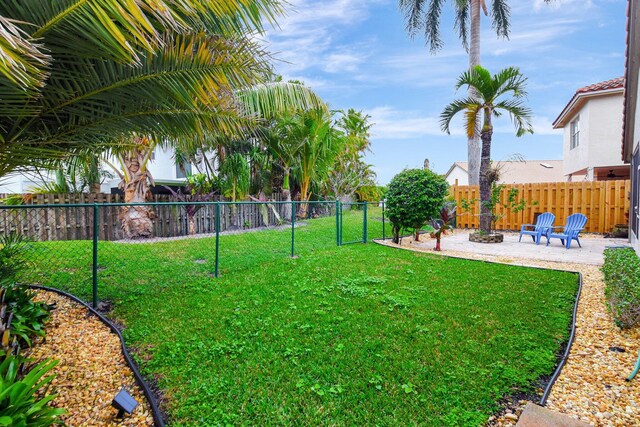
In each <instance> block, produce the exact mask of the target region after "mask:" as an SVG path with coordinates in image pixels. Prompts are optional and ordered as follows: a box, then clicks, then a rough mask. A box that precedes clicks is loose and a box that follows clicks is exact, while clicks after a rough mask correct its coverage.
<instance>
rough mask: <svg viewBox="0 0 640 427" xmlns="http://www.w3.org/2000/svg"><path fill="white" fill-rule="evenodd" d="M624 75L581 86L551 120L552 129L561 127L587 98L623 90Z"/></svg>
mask: <svg viewBox="0 0 640 427" xmlns="http://www.w3.org/2000/svg"><path fill="white" fill-rule="evenodd" d="M624 82H625V78H624V77H617V78H615V79H611V80H607V81H604V82H599V83H594V84H591V85H589V86H584V87H581V88H580V89H578V90H577V91H576V93H574V94H573V96H572V97H571V99H570V100H569V102H568V103H567V105H566V106H565V107H564V108H563V109H562V112H561V113H560V115H559V116H558V117H557V118H556V119H555V121H554V122H553V128H554V129H560V128H563V127H564V126H565V125H566V124H567V122H568V121H569V119H571V118H572V117H573V116H574V115H575V112H576V111H578V110H579V109H580V108H582V106H583V105H584V103H585V102H587V100H588V99H589V98H593V97H596V96H605V95H612V94H615V93H623V92H624Z"/></svg>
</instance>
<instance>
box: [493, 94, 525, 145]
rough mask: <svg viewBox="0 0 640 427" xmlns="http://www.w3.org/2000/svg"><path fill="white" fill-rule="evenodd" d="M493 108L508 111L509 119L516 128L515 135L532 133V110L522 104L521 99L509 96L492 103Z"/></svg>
mask: <svg viewBox="0 0 640 427" xmlns="http://www.w3.org/2000/svg"><path fill="white" fill-rule="evenodd" d="M494 110H504V111H507V112H508V113H509V116H510V117H511V121H512V122H513V125H514V126H515V129H516V136H518V137H520V136H523V135H524V134H526V133H533V126H532V124H531V116H532V111H531V109H530V108H528V107H526V106H525V105H524V102H523V100H522V99H518V98H511V99H506V100H503V101H500V102H498V103H496V104H495V105H494Z"/></svg>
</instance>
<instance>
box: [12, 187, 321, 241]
mask: <svg viewBox="0 0 640 427" xmlns="http://www.w3.org/2000/svg"><path fill="white" fill-rule="evenodd" d="M153 201H154V202H165V203H163V204H162V205H156V206H152V210H153V212H154V214H155V218H154V219H153V228H154V229H153V235H154V237H175V236H184V235H187V234H189V219H188V215H187V212H186V209H185V207H184V206H179V205H172V204H171V201H170V200H169V196H166V195H155V196H154V200H153ZM122 202H123V196H121V195H117V194H40V195H34V196H33V198H32V199H31V200H29V201H28V202H27V203H25V204H28V205H33V207H32V208H31V207H30V208H26V209H0V234H4V233H9V232H12V231H14V232H19V233H21V234H24V235H26V236H28V237H29V238H31V239H33V240H38V241H47V240H89V239H92V238H93V215H94V210H93V208H92V207H83V206H69V205H74V204H93V203H97V204H100V205H102V204H103V203H122ZM38 205H62V206H59V207H58V206H48V207H46V208H45V207H42V208H39V207H38ZM272 206H274V207H275V209H276V210H277V211H278V214H279V215H280V218H283V217H284V210H285V209H286V208H285V206H284V205H283V204H274V205H272ZM327 206H328V205H327ZM327 206H324V204H322V205H312V206H310V208H309V209H310V210H309V214H310V215H314V216H324V215H326V214H327V212H325V211H328V210H329V209H330V208H328V207H327ZM120 209H121V208H120V207H118V206H100V207H99V209H98V215H99V218H98V229H99V236H98V238H99V239H100V240H120V239H123V238H124V235H123V232H122V228H121V221H120V218H119V214H120ZM236 209H237V213H236V215H237V226H238V227H240V228H245V229H247V228H258V227H262V226H265V225H276V224H277V223H278V222H277V218H276V216H275V214H274V213H273V211H272V210H271V209H268V210H267V212H268V213H267V215H268V221H267V224H265V218H264V217H263V215H262V214H263V213H262V212H261V211H260V206H259V205H257V204H238V205H236ZM233 214H234V213H233V212H232V209H231V206H230V205H229V204H221V206H220V231H221V232H222V231H226V230H228V229H229V228H230V227H231V226H232V215H233ZM215 215H216V206H215V204H213V203H212V204H210V205H205V206H203V207H201V208H200V209H199V210H198V211H197V212H196V213H195V216H194V225H195V234H206V233H215V231H216V230H215V222H216V221H215Z"/></svg>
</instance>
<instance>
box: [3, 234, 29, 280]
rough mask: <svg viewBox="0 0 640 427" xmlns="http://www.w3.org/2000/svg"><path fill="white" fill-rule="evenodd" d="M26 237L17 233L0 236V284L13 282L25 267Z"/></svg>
mask: <svg viewBox="0 0 640 427" xmlns="http://www.w3.org/2000/svg"><path fill="white" fill-rule="evenodd" d="M27 249H28V242H27V239H26V238H25V237H24V236H23V235H22V234H18V233H13V232H12V233H8V234H4V235H2V236H0V285H4V284H7V283H9V284H10V283H13V282H15V280H16V276H17V275H18V273H19V272H20V270H22V269H23V268H25V267H26V257H25V253H26V251H27Z"/></svg>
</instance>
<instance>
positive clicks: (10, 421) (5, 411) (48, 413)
mask: <svg viewBox="0 0 640 427" xmlns="http://www.w3.org/2000/svg"><path fill="white" fill-rule="evenodd" d="M25 362H27V360H25V359H23V358H21V357H19V356H13V355H8V356H6V357H5V358H4V360H3V361H2V363H0V426H8V427H27V426H29V427H31V426H33V427H46V426H51V425H54V424H59V425H62V424H63V423H62V422H61V421H60V420H59V417H60V415H62V414H64V413H65V412H66V411H64V410H63V409H58V408H52V407H50V406H48V404H49V402H51V401H52V400H53V399H54V398H55V397H56V395H55V394H47V389H48V386H49V383H51V381H52V380H53V378H54V375H48V374H49V372H50V371H51V370H52V369H53V368H54V367H55V366H56V365H57V364H58V362H57V361H51V360H45V361H44V362H41V363H39V364H37V365H35V366H33V367H31V368H30V369H29V371H28V373H27V374H26V375H24V376H22V375H20V366H21V365H22V364H24V363H25ZM43 396H44V397H43Z"/></svg>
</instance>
